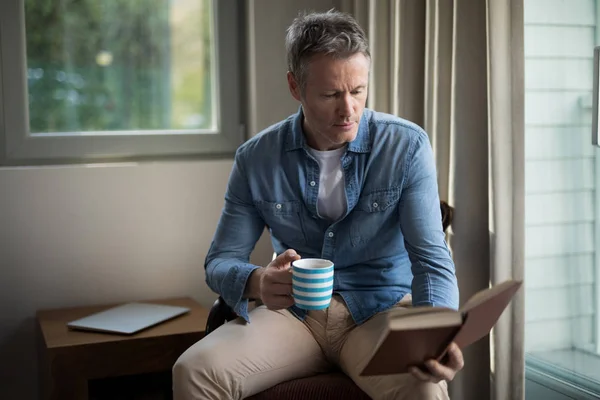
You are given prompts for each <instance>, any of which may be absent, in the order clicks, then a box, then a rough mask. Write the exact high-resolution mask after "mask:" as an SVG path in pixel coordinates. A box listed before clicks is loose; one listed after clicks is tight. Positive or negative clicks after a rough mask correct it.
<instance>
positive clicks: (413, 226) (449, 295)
mask: <svg viewBox="0 0 600 400" xmlns="http://www.w3.org/2000/svg"><path fill="white" fill-rule="evenodd" d="M411 153H412V154H411V157H409V158H408V163H409V164H408V166H407V168H406V171H407V173H406V174H407V175H406V176H405V179H404V182H405V185H404V188H403V191H402V196H401V199H400V226H401V228H402V232H403V234H404V240H405V247H406V249H407V251H408V255H409V258H410V261H411V270H412V274H413V281H412V297H413V305H415V306H425V305H426V306H442V307H449V308H453V309H457V308H458V304H459V293H458V284H457V280H456V274H455V266H454V261H453V260H452V256H451V254H450V250H449V248H448V245H447V243H446V238H445V234H444V231H443V228H442V215H441V210H440V200H439V195H438V187H437V173H436V169H435V161H434V157H433V151H432V149H431V144H430V143H429V139H428V137H427V134H426V133H425V132H423V131H420V132H418V135H416V136H415V140H414V142H413V143H412V146H411Z"/></svg>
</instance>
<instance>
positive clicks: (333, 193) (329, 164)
mask: <svg viewBox="0 0 600 400" xmlns="http://www.w3.org/2000/svg"><path fill="white" fill-rule="evenodd" d="M309 151H310V153H311V154H312V155H313V156H314V157H315V159H316V160H317V162H318V163H319V169H320V174H319V181H320V182H319V199H318V202H317V212H318V213H319V215H320V216H321V217H324V218H327V219H330V220H332V221H336V220H338V219H339V218H340V217H341V216H342V215H344V213H345V212H346V190H345V185H344V171H343V169H342V155H343V154H344V152H345V151H346V147H341V148H339V149H335V150H329V151H319V150H315V149H309Z"/></svg>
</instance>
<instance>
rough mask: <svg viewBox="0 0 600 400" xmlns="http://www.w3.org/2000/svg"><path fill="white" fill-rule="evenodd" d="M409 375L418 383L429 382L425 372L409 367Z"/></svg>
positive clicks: (429, 379) (429, 378)
mask: <svg viewBox="0 0 600 400" xmlns="http://www.w3.org/2000/svg"><path fill="white" fill-rule="evenodd" d="M410 373H411V374H412V375H413V376H414V377H415V378H417V379H418V380H420V381H423V382H431V376H429V375H428V374H426V373H425V372H423V371H421V369H420V368H417V367H410Z"/></svg>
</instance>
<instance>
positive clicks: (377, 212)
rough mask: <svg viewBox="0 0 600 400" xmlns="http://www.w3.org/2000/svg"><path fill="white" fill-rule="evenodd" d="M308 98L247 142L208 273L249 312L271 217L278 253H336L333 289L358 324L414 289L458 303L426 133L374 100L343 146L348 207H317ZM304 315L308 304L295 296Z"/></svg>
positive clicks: (214, 285)
mask: <svg viewBox="0 0 600 400" xmlns="http://www.w3.org/2000/svg"><path fill="white" fill-rule="evenodd" d="M302 120H303V114H302V108H300V110H299V111H298V113H297V114H294V115H292V116H290V117H289V118H287V119H286V120H284V121H281V122H280V123H278V124H276V125H273V126H271V127H269V128H267V129H265V130H264V131H263V132H261V133H259V134H258V135H256V136H255V137H253V138H252V139H250V140H248V141H247V142H245V143H244V144H243V145H241V146H240V147H239V148H238V150H237V152H236V156H235V162H234V165H233V169H232V172H231V175H230V178H229V183H228V187H227V191H226V194H225V205H224V208H223V211H222V215H221V217H220V220H219V223H218V226H217V230H216V232H215V235H214V238H213V241H212V243H211V246H210V250H209V252H208V255H207V257H206V263H205V268H206V282H207V284H208V286H209V287H210V288H211V289H212V290H213V291H215V292H216V293H218V294H220V295H221V296H222V297H223V299H224V300H225V302H226V303H227V304H229V305H230V306H231V307H233V309H234V311H235V312H236V313H237V314H238V315H240V316H242V317H243V318H245V319H246V320H247V321H249V316H248V300H247V299H244V298H243V293H244V288H245V286H246V281H247V280H248V277H249V275H250V273H251V272H252V271H253V270H254V269H256V268H258V266H256V265H252V264H250V263H249V258H250V253H251V251H252V250H253V248H254V246H255V244H256V242H257V240H258V239H259V238H260V236H261V234H262V232H263V230H264V228H265V225H266V226H268V227H269V229H270V233H271V238H272V243H273V247H274V249H275V251H276V252H277V254H280V253H282V252H284V251H285V250H286V249H290V248H291V249H294V250H296V252H297V253H298V254H299V255H300V256H301V257H302V258H309V257H317V258H325V259H329V260H331V261H333V262H334V264H335V277H334V284H333V290H334V293H338V294H339V295H341V296H342V298H343V299H344V301H345V302H346V304H347V306H348V308H349V311H350V313H351V315H352V317H353V319H354V321H355V322H356V323H357V324H361V323H363V322H364V321H366V320H367V319H369V318H370V317H371V316H373V315H374V314H375V313H377V312H380V311H383V310H386V309H388V308H390V307H392V306H393V305H394V304H396V303H397V302H398V301H400V299H401V298H402V297H403V296H404V295H406V294H407V293H412V301H413V305H415V306H445V307H450V308H454V309H456V308H458V301H459V298H458V285H457V280H456V275H455V268H454V263H453V261H452V258H451V254H450V251H449V249H448V246H447V244H446V240H445V235H444V232H443V230H442V222H441V211H440V203H439V197H438V187H437V174H436V169H435V161H434V158H433V152H432V149H431V145H430V142H429V139H428V136H427V134H426V133H425V132H424V131H423V130H422V129H421V128H420V127H419V126H417V125H415V124H413V123H411V122H408V121H406V120H403V119H401V118H398V117H395V116H392V115H388V114H383V113H378V112H374V111H372V110H369V109H365V110H364V113H363V116H362V118H361V120H360V124H359V129H358V134H357V137H356V139H355V140H354V141H352V142H350V143H348V146H347V149H346V152H345V153H344V155H343V156H342V159H341V160H342V168H343V172H344V179H345V190H346V199H347V210H346V213H345V214H344V215H342V217H340V219H339V220H337V221H329V220H326V219H323V218H321V217H320V216H319V215H318V213H317V198H318V193H319V166H318V164H317V161H316V160H315V159H314V158H313V157H312V156H311V154H310V153H309V152H308V147H307V144H306V141H305V138H304V134H303V131H302ZM290 311H292V312H293V313H294V314H295V315H296V316H297V317H299V318H300V319H303V318H304V316H305V314H306V312H305V311H304V310H301V309H299V308H297V307H296V306H292V307H291V308H290Z"/></svg>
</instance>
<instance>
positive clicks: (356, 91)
mask: <svg viewBox="0 0 600 400" xmlns="http://www.w3.org/2000/svg"><path fill="white" fill-rule="evenodd" d="M361 93H362V90H355V91H353V92H352V94H355V95H356V94H361Z"/></svg>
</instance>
